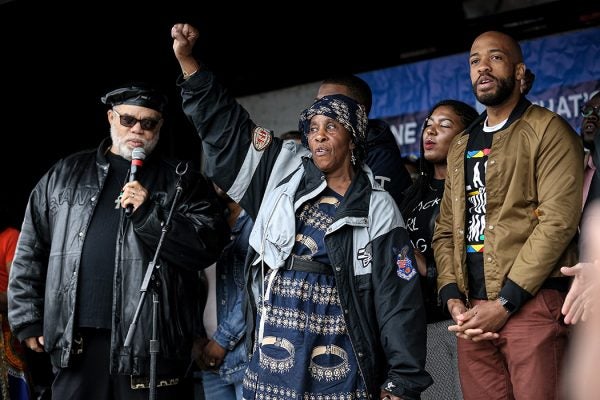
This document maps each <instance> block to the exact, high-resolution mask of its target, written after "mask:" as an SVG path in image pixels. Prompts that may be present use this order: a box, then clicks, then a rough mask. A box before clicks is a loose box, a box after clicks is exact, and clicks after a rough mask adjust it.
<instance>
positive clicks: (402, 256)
mask: <svg viewBox="0 0 600 400" xmlns="http://www.w3.org/2000/svg"><path fill="white" fill-rule="evenodd" d="M396 267H397V269H396V274H397V275H398V276H399V277H400V278H402V279H405V280H407V281H408V280H410V279H411V278H412V277H413V276H415V275H416V274H417V269H416V268H415V266H414V265H413V263H412V260H411V259H410V257H408V246H404V247H403V248H402V250H400V253H399V254H398V255H396Z"/></svg>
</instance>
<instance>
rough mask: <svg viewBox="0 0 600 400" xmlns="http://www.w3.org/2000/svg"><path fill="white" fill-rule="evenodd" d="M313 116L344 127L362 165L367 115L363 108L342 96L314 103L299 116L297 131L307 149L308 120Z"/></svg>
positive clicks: (365, 147) (329, 97) (328, 97)
mask: <svg viewBox="0 0 600 400" xmlns="http://www.w3.org/2000/svg"><path fill="white" fill-rule="evenodd" d="M315 115H325V116H327V117H329V118H333V119H334V120H336V121H337V122H339V123H340V124H342V125H343V126H344V128H346V129H347V130H348V132H350V134H351V135H352V142H354V144H355V145H356V148H355V153H354V155H355V157H356V158H357V159H358V160H359V161H360V162H361V163H362V161H364V159H365V156H366V150H367V121H368V118H367V114H366V113H365V108H364V107H363V106H362V105H360V104H358V103H357V102H356V101H354V100H353V99H351V98H350V97H348V96H344V95H343V94H334V95H331V96H324V97H322V98H320V99H319V100H317V101H315V102H314V103H313V104H312V105H311V106H310V107H309V108H307V109H306V110H304V111H302V113H301V114H300V122H299V124H298V130H299V131H300V132H302V144H303V145H304V146H305V147H307V148H308V139H307V136H306V135H307V134H308V130H309V128H310V120H311V119H312V117H314V116H315Z"/></svg>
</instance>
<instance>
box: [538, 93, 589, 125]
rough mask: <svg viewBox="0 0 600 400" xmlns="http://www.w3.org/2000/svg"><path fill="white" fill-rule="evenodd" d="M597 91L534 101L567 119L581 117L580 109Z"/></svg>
mask: <svg viewBox="0 0 600 400" xmlns="http://www.w3.org/2000/svg"><path fill="white" fill-rule="evenodd" d="M596 93H597V91H594V92H592V93H586V92H583V93H576V94H570V95H563V96H559V97H558V98H549V99H545V100H537V101H533V103H534V104H537V105H539V106H542V107H546V108H547V109H549V110H550V111H554V112H555V113H557V114H558V115H560V116H561V117H563V118H565V119H572V118H577V117H579V109H580V108H581V106H582V105H584V104H585V103H587V101H588V99H589V98H590V97H592V96H594V94H596Z"/></svg>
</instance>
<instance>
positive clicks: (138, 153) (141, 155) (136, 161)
mask: <svg viewBox="0 0 600 400" xmlns="http://www.w3.org/2000/svg"><path fill="white" fill-rule="evenodd" d="M145 158H146V150H144V148H143V147H134V148H133V151H132V152H131V171H130V172H129V182H133V181H135V180H136V179H137V178H136V175H137V173H138V171H139V169H140V168H142V165H144V159H145ZM132 212H133V204H127V208H125V215H126V216H128V217H129V216H130V215H131V213H132Z"/></svg>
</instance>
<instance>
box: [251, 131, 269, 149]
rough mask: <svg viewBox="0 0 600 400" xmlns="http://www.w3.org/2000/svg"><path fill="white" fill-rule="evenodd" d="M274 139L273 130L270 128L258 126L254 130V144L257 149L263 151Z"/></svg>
mask: <svg viewBox="0 0 600 400" xmlns="http://www.w3.org/2000/svg"><path fill="white" fill-rule="evenodd" d="M272 140H273V137H272V136H271V132H269V130H268V129H265V128H263V127H260V126H257V127H256V128H254V131H253V132H252V145H253V146H254V148H255V149H256V151H263V150H264V149H266V148H267V147H268V146H269V145H270V144H271V141H272Z"/></svg>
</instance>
